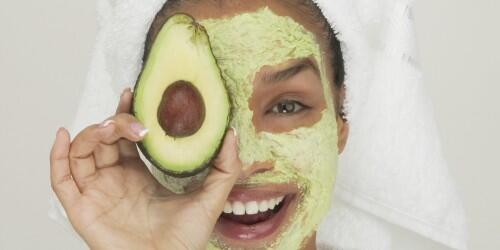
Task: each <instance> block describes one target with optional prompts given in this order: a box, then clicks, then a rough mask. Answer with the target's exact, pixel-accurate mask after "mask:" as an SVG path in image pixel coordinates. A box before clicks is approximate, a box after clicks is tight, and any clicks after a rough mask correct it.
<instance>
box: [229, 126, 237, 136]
mask: <svg viewBox="0 0 500 250" xmlns="http://www.w3.org/2000/svg"><path fill="white" fill-rule="evenodd" d="M231 130H233V135H234V136H235V137H238V132H236V129H235V128H234V127H233V126H231Z"/></svg>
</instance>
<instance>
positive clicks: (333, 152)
mask: <svg viewBox="0 0 500 250" xmlns="http://www.w3.org/2000/svg"><path fill="white" fill-rule="evenodd" d="M245 2H251V3H238V4H234V3H233V4H223V6H221V5H217V6H214V5H213V4H210V3H202V2H196V3H191V4H188V3H187V4H184V5H183V6H182V7H180V9H177V10H176V11H181V12H186V13H189V14H191V15H192V16H194V17H195V19H197V21H198V22H199V23H201V24H202V25H203V26H204V27H205V28H206V29H207V32H208V34H209V36H210V39H211V45H212V48H213V53H214V55H215V57H216V59H217V61H218V64H219V66H220V68H221V71H222V75H223V77H224V79H225V80H226V84H227V87H228V91H229V94H230V97H231V101H232V119H231V121H230V124H231V126H232V127H233V128H234V129H235V130H236V131H237V132H238V140H239V141H238V144H239V157H240V159H241V161H242V162H243V165H244V168H243V175H242V177H241V178H240V180H239V181H238V183H237V185H236V186H235V187H234V188H233V190H232V192H231V193H230V195H229V198H228V201H227V203H226V207H225V209H224V210H225V211H224V213H223V214H222V215H221V217H220V218H219V220H218V222H217V225H216V227H215V231H214V236H213V239H212V241H211V243H210V247H211V248H226V247H230V248H267V247H272V248H276V249H298V248H300V247H304V246H305V244H309V243H310V241H314V237H313V236H314V232H315V230H316V228H317V226H318V224H319V222H320V221H321V219H322V218H323V217H324V215H325V214H326V212H327V211H328V208H329V204H330V198H331V192H332V187H333V181H334V177H335V170H336V163H337V154H338V143H339V140H338V136H337V133H338V128H339V127H338V121H341V120H340V119H337V116H336V112H335V105H334V100H333V95H332V93H333V90H332V89H331V86H332V85H331V82H330V81H328V79H331V77H329V76H330V75H331V72H330V71H329V70H327V68H329V64H328V63H325V61H326V60H324V55H323V53H321V51H322V49H321V48H322V46H321V45H320V43H318V42H317V39H316V36H315V35H314V33H313V30H314V29H315V28H309V29H308V28H306V27H308V26H309V27H314V26H311V24H310V23H308V22H307V21H304V20H301V19H300V16H301V15H300V14H301V13H300V11H297V10H296V9H297V8H294V7H288V6H287V5H284V4H283V3H281V4H280V3H274V2H278V1H265V3H264V1H245ZM340 125H342V126H343V124H340ZM342 140H343V139H342ZM341 144H343V143H341Z"/></svg>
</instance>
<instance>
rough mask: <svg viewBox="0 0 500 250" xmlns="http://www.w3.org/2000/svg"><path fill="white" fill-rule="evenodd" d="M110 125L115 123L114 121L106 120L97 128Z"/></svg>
mask: <svg viewBox="0 0 500 250" xmlns="http://www.w3.org/2000/svg"><path fill="white" fill-rule="evenodd" d="M112 123H115V121H113V120H106V121H103V122H102V123H101V124H99V127H100V128H105V127H108V126H109V125H111V124H112Z"/></svg>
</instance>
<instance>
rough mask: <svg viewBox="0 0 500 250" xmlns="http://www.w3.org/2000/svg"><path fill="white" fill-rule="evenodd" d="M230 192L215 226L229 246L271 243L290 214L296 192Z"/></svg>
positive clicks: (241, 190)
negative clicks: (256, 241) (256, 242)
mask: <svg viewBox="0 0 500 250" xmlns="http://www.w3.org/2000/svg"><path fill="white" fill-rule="evenodd" d="M268 189H269V190H272V191H268V190H265V189H261V190H259V189H258V188H257V189H246V190H245V189H233V191H232V192H231V194H230V195H229V198H228V201H226V204H225V206H224V212H223V213H222V214H221V216H220V217H219V219H218V220H217V224H216V225H215V230H216V232H217V233H218V234H219V236H221V238H222V239H223V240H224V241H225V242H226V243H228V244H229V245H233V244H236V245H238V243H244V242H246V243H248V242H249V241H252V240H258V241H260V242H262V240H264V241H265V242H268V241H271V240H272V239H274V238H275V237H276V235H277V234H278V232H279V231H280V230H279V229H280V227H281V226H282V225H284V224H286V222H287V221H288V218H289V217H291V215H292V214H293V212H294V208H295V204H296V202H295V200H296V192H291V190H290V187H288V188H285V189H289V190H287V191H285V190H283V189H282V191H276V189H274V190H273V189H270V188H268Z"/></svg>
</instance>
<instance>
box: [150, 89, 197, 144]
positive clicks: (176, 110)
mask: <svg viewBox="0 0 500 250" xmlns="http://www.w3.org/2000/svg"><path fill="white" fill-rule="evenodd" d="M204 120H205V104H204V102H203V98H202V97H201V94H200V92H199V91H198V89H197V88H196V87H195V86H194V85H193V84H191V83H190V82H187V81H183V80H180V81H176V82H174V83H172V84H171V85H170V86H169V87H168V88H167V89H166V90H165V91H164V92H163V97H162V100H161V102H160V106H159V107H158V122H159V124H160V126H161V127H162V129H163V130H164V131H165V134H167V135H168V136H171V137H174V138H181V137H187V136H190V135H193V134H195V133H196V132H197V131H198V130H199V129H200V128H201V125H203V121H204Z"/></svg>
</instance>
